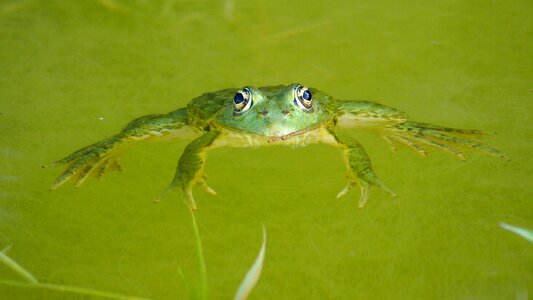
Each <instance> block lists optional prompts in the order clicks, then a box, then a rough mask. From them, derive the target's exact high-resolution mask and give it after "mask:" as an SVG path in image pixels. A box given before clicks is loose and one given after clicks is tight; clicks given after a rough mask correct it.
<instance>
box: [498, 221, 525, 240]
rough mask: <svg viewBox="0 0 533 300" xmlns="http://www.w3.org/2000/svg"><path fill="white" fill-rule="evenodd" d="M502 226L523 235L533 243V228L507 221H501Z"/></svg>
mask: <svg viewBox="0 0 533 300" xmlns="http://www.w3.org/2000/svg"><path fill="white" fill-rule="evenodd" d="M500 227H501V228H503V229H507V230H509V231H510V232H512V233H515V234H517V235H519V236H521V237H523V238H524V239H526V240H528V241H529V242H531V243H533V230H530V229H524V228H521V227H517V226H513V225H509V224H507V223H500Z"/></svg>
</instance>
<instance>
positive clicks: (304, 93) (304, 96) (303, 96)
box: [302, 90, 311, 101]
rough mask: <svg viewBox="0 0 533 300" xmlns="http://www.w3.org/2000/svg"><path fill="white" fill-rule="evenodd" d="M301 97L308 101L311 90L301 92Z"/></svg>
mask: <svg viewBox="0 0 533 300" xmlns="http://www.w3.org/2000/svg"><path fill="white" fill-rule="evenodd" d="M302 98H304V99H305V100H308V101H309V100H311V92H310V91H309V90H305V91H304V92H303V94H302Z"/></svg>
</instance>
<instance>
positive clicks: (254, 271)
mask: <svg viewBox="0 0 533 300" xmlns="http://www.w3.org/2000/svg"><path fill="white" fill-rule="evenodd" d="M266 241H267V235H266V230H265V227H264V226H263V244H262V245H261V250H260V251H259V255H258V256H257V258H256V259H255V262H254V264H253V265H252V267H251V268H250V269H249V270H248V273H246V276H245V277H244V279H243V281H242V282H241V285H240V286H239V289H238V290H237V294H236V295H235V298H234V299H235V300H244V299H247V298H248V296H249V295H250V293H251V292H252V289H253V288H254V287H255V285H256V284H257V281H258V280H259V277H260V276H261V271H262V270H263V262H264V260H265V249H266Z"/></svg>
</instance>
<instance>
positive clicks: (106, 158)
mask: <svg viewBox="0 0 533 300" xmlns="http://www.w3.org/2000/svg"><path fill="white" fill-rule="evenodd" d="M119 144H120V139H119V138H111V139H108V140H104V141H101V142H98V143H95V144H92V145H90V146H87V147H85V148H82V149H80V150H78V151H76V152H74V153H72V154H71V155H69V156H67V157H65V158H63V159H60V160H58V161H55V162H53V163H51V164H49V165H46V166H43V168H48V167H52V166H56V165H61V164H67V168H66V169H65V171H64V172H63V173H62V174H61V175H60V176H59V177H58V178H57V179H56V180H55V181H54V183H53V184H52V186H51V187H50V190H55V189H57V188H58V187H60V186H61V185H62V184H63V183H65V182H67V181H69V180H72V181H73V182H74V186H75V187H76V188H79V187H80V186H81V185H82V184H83V182H85V180H86V179H87V178H88V177H89V176H91V175H93V176H95V177H97V178H101V177H102V176H103V175H105V174H106V173H107V172H108V171H111V170H117V171H121V170H122V167H121V166H120V164H119V162H118V160H117V156H118V155H117V153H116V150H117V148H118V147H117V146H118V145H119Z"/></svg>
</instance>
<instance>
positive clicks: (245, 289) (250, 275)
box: [0, 210, 267, 300]
mask: <svg viewBox="0 0 533 300" xmlns="http://www.w3.org/2000/svg"><path fill="white" fill-rule="evenodd" d="M190 212H191V219H192V228H193V231H194V237H195V242H196V244H195V248H196V257H197V263H198V278H197V280H195V282H194V283H192V282H191V281H190V280H189V279H188V278H187V277H186V276H185V275H184V274H183V272H182V270H179V273H180V276H181V278H182V279H183V281H184V282H185V286H186V288H187V291H188V295H189V299H191V300H206V299H208V297H207V295H208V284H207V270H206V269H207V268H206V265H205V259H204V254H203V250H202V242H201V239H200V233H199V231H198V225H197V224H196V218H195V216H194V212H193V211H192V210H191V211H190ZM266 239H267V236H266V230H265V228H264V226H263V242H262V244H261V249H260V251H259V254H258V256H257V258H256V260H255V262H254V264H253V265H252V266H251V267H250V269H249V270H248V272H247V273H246V276H245V277H244V278H243V280H242V282H241V284H240V285H239V287H238V289H237V292H236V294H235V298H234V300H246V299H247V298H248V296H249V295H250V293H251V292H252V290H253V288H254V286H255V285H256V284H257V281H258V280H259V277H260V276H261V270H262V269H263V263H264V259H265V252H266ZM10 249H11V246H8V247H6V248H4V249H3V250H2V251H0V262H1V263H3V264H4V265H6V266H7V267H8V268H10V269H11V270H12V271H13V272H15V273H16V274H17V275H19V276H20V277H21V278H22V279H23V280H24V281H15V280H6V279H1V278H0V285H8V286H17V287H23V288H39V289H46V290H53V291H58V292H64V293H72V294H80V295H87V296H94V297H100V298H107V299H118V300H149V298H143V297H135V296H128V295H122V294H118V293H112V292H105V291H99V290H95V289H88V288H83V287H76V286H69V285H61V284H53V283H45V282H41V281H39V280H38V279H37V278H36V277H35V276H34V275H33V274H31V273H30V272H29V271H28V270H26V269H25V268H24V267H22V266H21V265H20V264H18V263H17V262H16V261H15V260H13V259H12V258H11V257H9V256H8V255H7V252H8V251H9V250H10Z"/></svg>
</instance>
